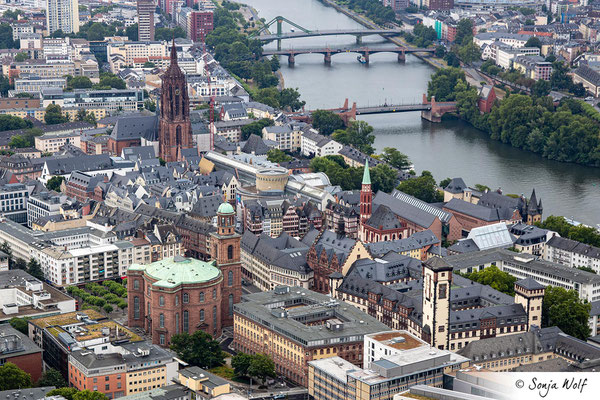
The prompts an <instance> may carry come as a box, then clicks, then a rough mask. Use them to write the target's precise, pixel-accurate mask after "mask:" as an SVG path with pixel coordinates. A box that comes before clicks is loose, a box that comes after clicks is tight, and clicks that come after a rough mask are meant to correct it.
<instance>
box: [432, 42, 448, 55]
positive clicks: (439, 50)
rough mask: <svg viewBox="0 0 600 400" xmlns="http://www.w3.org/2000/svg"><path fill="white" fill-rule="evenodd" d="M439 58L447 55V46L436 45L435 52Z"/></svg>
mask: <svg viewBox="0 0 600 400" xmlns="http://www.w3.org/2000/svg"><path fill="white" fill-rule="evenodd" d="M433 54H434V55H435V56H436V57H437V58H444V56H445V55H446V48H445V47H444V46H442V45H437V46H436V47H435V53H433Z"/></svg>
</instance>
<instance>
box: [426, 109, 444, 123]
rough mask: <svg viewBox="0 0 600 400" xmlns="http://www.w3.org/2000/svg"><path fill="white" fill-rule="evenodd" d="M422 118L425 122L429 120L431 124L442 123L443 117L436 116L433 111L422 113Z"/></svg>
mask: <svg viewBox="0 0 600 400" xmlns="http://www.w3.org/2000/svg"><path fill="white" fill-rule="evenodd" d="M421 118H423V119H424V120H427V121H429V122H434V123H438V124H439V123H440V122H442V117H440V116H439V115H437V114H434V113H433V112H431V110H423V111H421Z"/></svg>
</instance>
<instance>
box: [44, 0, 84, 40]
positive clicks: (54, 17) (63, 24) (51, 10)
mask: <svg viewBox="0 0 600 400" xmlns="http://www.w3.org/2000/svg"><path fill="white" fill-rule="evenodd" d="M46 27H47V28H48V32H49V33H50V34H52V33H54V32H56V31H58V30H61V31H63V32H64V33H77V32H79V1H78V0H48V7H47V9H46Z"/></svg>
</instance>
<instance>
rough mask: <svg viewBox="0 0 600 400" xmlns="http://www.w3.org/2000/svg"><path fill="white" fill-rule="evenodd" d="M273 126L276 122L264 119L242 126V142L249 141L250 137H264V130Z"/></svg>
mask: <svg viewBox="0 0 600 400" xmlns="http://www.w3.org/2000/svg"><path fill="white" fill-rule="evenodd" d="M273 124H274V122H273V120H272V119H269V118H263V119H260V120H258V121H254V122H252V123H250V124H248V125H244V126H242V140H248V138H249V137H250V135H256V136H260V137H262V130H263V128H264V127H266V126H272V125H273Z"/></svg>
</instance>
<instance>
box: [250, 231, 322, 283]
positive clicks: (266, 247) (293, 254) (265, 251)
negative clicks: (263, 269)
mask: <svg viewBox="0 0 600 400" xmlns="http://www.w3.org/2000/svg"><path fill="white" fill-rule="evenodd" d="M241 249H242V250H243V251H245V252H247V253H248V254H250V255H252V256H254V257H256V258H258V259H259V260H261V261H262V262H264V263H266V264H268V265H274V266H277V267H279V268H283V269H287V270H291V271H296V272H299V273H301V274H308V273H309V272H311V271H312V270H311V268H310V267H309V266H308V264H307V263H306V255H307V254H308V250H309V248H308V246H306V245H305V244H304V243H302V242H301V241H299V240H297V239H294V238H293V237H291V236H290V235H288V234H287V233H285V232H283V233H282V234H281V235H279V237H277V238H272V237H270V236H269V235H267V234H265V233H263V234H261V235H260V236H256V235H254V234H253V233H252V232H250V231H246V232H244V235H243V236H242V242H241Z"/></svg>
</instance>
